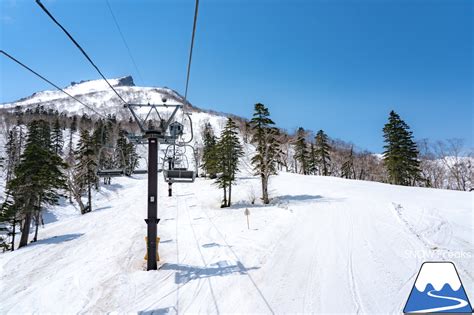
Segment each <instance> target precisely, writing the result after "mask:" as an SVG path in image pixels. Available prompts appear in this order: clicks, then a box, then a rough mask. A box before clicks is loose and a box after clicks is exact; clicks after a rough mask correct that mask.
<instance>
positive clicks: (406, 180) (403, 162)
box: [383, 110, 421, 186]
mask: <svg viewBox="0 0 474 315" xmlns="http://www.w3.org/2000/svg"><path fill="white" fill-rule="evenodd" d="M383 133H384V139H385V140H384V141H385V145H384V149H385V151H384V152H383V162H384V166H385V168H386V169H387V173H388V180H389V182H390V183H391V184H395V185H405V186H408V185H414V184H415V182H416V181H417V180H419V179H420V173H421V170H420V162H419V160H418V148H417V146H416V143H415V141H413V133H412V132H411V131H410V127H409V126H408V125H407V124H406V123H405V122H404V121H403V120H402V119H401V118H400V116H399V115H398V114H397V113H395V112H394V111H393V110H392V111H391V112H390V116H389V119H388V123H387V124H385V126H384V128H383Z"/></svg>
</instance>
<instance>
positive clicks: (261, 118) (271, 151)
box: [250, 103, 280, 204]
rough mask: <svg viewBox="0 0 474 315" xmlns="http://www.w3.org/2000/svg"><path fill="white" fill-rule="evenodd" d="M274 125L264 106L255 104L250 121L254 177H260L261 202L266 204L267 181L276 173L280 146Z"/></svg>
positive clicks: (267, 200) (268, 200)
mask: <svg viewBox="0 0 474 315" xmlns="http://www.w3.org/2000/svg"><path fill="white" fill-rule="evenodd" d="M274 125H275V123H274V122H273V120H271V119H270V112H269V110H268V108H266V107H265V105H263V104H261V103H258V104H255V112H254V114H253V118H252V119H251V120H250V126H251V128H252V132H253V137H252V143H254V144H255V148H256V154H255V156H254V157H252V164H253V165H254V171H255V175H258V176H260V179H261V184H262V200H263V203H264V204H268V203H269V202H270V199H269V197H268V180H269V178H270V176H271V175H275V174H276V173H277V168H276V167H277V165H276V164H277V161H278V157H279V153H280V144H279V143H278V141H277V138H276V136H277V134H278V130H277V129H276V128H275V127H274Z"/></svg>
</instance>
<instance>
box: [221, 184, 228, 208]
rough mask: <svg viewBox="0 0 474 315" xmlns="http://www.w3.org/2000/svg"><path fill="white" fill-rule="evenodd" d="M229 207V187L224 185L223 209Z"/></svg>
mask: <svg viewBox="0 0 474 315" xmlns="http://www.w3.org/2000/svg"><path fill="white" fill-rule="evenodd" d="M226 206H227V187H226V186H225V185H224V200H223V202H222V206H221V208H225V207H226Z"/></svg>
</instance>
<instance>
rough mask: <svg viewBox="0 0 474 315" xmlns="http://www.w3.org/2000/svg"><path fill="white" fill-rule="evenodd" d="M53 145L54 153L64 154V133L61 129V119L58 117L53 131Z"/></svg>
mask: <svg viewBox="0 0 474 315" xmlns="http://www.w3.org/2000/svg"><path fill="white" fill-rule="evenodd" d="M51 136H52V139H51V140H52V145H53V149H54V153H56V154H57V155H62V154H63V147H64V138H63V131H62V128H61V124H60V122H59V118H58V117H56V119H55V120H54V125H53V130H52V135H51Z"/></svg>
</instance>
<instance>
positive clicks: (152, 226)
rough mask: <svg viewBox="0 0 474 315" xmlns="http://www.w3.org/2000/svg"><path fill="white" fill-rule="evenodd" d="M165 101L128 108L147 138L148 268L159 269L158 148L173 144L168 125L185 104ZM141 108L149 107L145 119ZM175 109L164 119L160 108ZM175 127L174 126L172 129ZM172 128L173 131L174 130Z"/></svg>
mask: <svg viewBox="0 0 474 315" xmlns="http://www.w3.org/2000/svg"><path fill="white" fill-rule="evenodd" d="M162 102H163V103H162V104H126V105H124V107H125V108H127V109H128V110H130V112H131V114H132V116H133V118H134V119H135V122H136V123H137V124H138V126H139V128H140V130H141V132H142V135H143V138H145V139H147V140H148V200H147V204H148V205H147V213H148V215H147V219H145V222H146V224H147V253H148V255H147V270H156V269H157V264H156V259H157V256H156V252H157V243H156V238H157V230H158V227H157V225H158V222H159V221H160V219H159V218H158V148H159V143H160V142H161V143H166V144H172V143H175V142H176V140H177V135H176V133H174V132H170V130H168V129H169V127H170V125H171V123H172V121H173V120H174V117H175V116H176V113H177V112H178V110H179V109H181V108H182V107H183V105H182V104H173V105H171V104H166V102H167V99H166V98H162ZM140 109H146V110H148V112H147V114H146V116H145V118H144V119H142V118H140V116H139V115H138V113H137V111H138V110H140ZM163 109H168V110H169V109H172V112H171V115H170V116H169V118H167V119H163V118H162V117H161V115H160V110H163ZM154 113H156V114H157V117H158V125H157V126H155V124H156V122H154V121H153V120H151V117H152V115H153V114H154ZM171 129H173V128H171ZM171 131H172V130H171Z"/></svg>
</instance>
